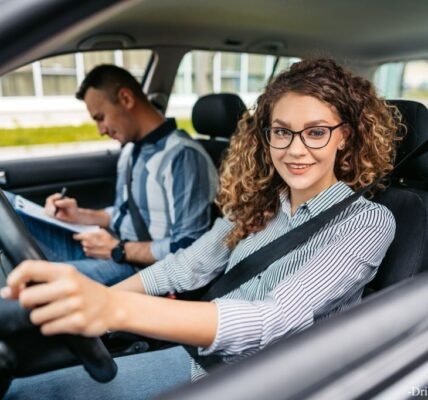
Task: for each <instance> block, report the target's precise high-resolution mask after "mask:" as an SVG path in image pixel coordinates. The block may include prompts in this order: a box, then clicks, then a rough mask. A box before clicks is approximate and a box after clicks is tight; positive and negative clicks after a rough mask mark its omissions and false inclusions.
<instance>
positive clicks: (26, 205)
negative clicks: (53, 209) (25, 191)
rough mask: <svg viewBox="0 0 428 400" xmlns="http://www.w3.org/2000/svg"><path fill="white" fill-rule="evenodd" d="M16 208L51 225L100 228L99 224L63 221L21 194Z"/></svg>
mask: <svg viewBox="0 0 428 400" xmlns="http://www.w3.org/2000/svg"><path fill="white" fill-rule="evenodd" d="M15 209H16V210H18V211H19V212H21V213H23V214H26V215H29V216H30V217H33V218H36V219H39V220H41V221H44V222H46V223H48V224H51V225H55V226H60V227H61V228H64V229H67V230H69V231H71V232H76V233H83V232H94V231H97V230H99V229H100V227H99V226H98V225H79V224H70V223H68V222H63V221H60V220H59V219H56V218H52V217H49V216H48V215H47V214H46V213H45V209H44V208H43V207H41V206H39V205H38V204H36V203H33V202H32V201H30V200H27V199H25V198H24V197H22V196H19V195H18V196H16V197H15Z"/></svg>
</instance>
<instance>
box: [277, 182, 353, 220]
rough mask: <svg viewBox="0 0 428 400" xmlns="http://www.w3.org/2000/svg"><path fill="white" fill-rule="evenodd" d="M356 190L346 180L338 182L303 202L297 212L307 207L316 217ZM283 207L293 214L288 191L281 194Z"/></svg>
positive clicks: (289, 213) (284, 210)
mask: <svg viewBox="0 0 428 400" xmlns="http://www.w3.org/2000/svg"><path fill="white" fill-rule="evenodd" d="M353 193H354V191H353V190H352V189H351V188H350V187H349V186H348V185H347V184H346V183H344V182H341V181H339V182H336V183H335V184H334V185H332V186H330V187H329V188H327V189H325V190H323V191H322V192H321V193H318V194H317V195H316V196H315V197H312V199H309V200H308V201H306V202H305V203H303V204H301V205H300V206H299V207H298V209H297V210H296V214H297V212H298V211H299V210H300V209H305V210H307V211H308V212H309V215H310V217H311V218H312V217H315V216H316V215H318V214H319V213H320V212H322V211H324V210H327V209H328V208H330V207H331V206H332V205H333V204H336V203H338V202H339V201H341V200H343V199H345V198H346V197H349V196H350V195H351V194H353ZM280 201H281V208H282V211H283V212H284V213H286V214H287V215H291V204H290V198H289V195H288V191H285V192H284V193H282V194H281V195H280Z"/></svg>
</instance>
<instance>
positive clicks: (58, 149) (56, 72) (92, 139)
mask: <svg viewBox="0 0 428 400" xmlns="http://www.w3.org/2000/svg"><path fill="white" fill-rule="evenodd" d="M150 56H151V51H150V50H126V51H122V50H116V51H96V52H85V53H75V54H67V55H61V56H55V57H50V58H46V59H43V60H40V61H36V62H33V63H31V64H29V65H26V66H23V67H21V68H19V69H17V70H16V71H13V72H11V73H8V74H6V75H4V76H3V77H1V78H0V160H1V159H15V158H23V157H28V155H31V156H46V155H51V154H52V155H53V154H55V155H58V154H67V153H78V152H87V151H98V150H103V149H116V148H119V147H120V145H119V144H118V143H117V142H115V141H112V140H107V139H105V138H101V137H100V136H99V134H98V132H97V130H96V127H95V125H94V123H93V122H92V120H91V118H90V116H89V114H88V112H87V111H86V107H85V104H84V103H83V102H82V101H79V100H77V99H75V97H74V95H75V92H76V90H77V87H78V86H79V84H80V83H81V82H82V80H83V79H84V77H85V75H86V74H87V73H88V72H89V71H90V70H91V69H92V68H93V67H94V66H96V65H99V64H103V63H112V64H116V65H119V66H123V67H124V68H126V69H128V70H129V71H130V72H131V73H132V74H133V75H134V76H135V77H136V78H137V80H139V81H141V79H142V76H143V74H144V71H145V68H146V65H147V63H148V61H149V58H150ZM53 144H55V146H53Z"/></svg>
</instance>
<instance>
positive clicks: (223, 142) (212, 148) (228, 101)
mask: <svg viewBox="0 0 428 400" xmlns="http://www.w3.org/2000/svg"><path fill="white" fill-rule="evenodd" d="M245 110H246V107H245V104H244V102H243V101H242V100H241V98H240V97H239V96H238V95H236V94H233V93H215V94H208V95H206V96H202V97H200V98H199V99H198V100H197V101H196V103H195V105H194V106H193V110H192V123H193V127H194V128H195V130H196V131H197V132H198V134H200V135H205V136H208V138H207V139H202V138H199V139H198V141H199V143H201V144H202V146H204V148H205V150H206V151H207V152H208V154H209V155H210V156H211V158H212V160H213V162H214V164H215V165H216V167H219V165H220V162H221V157H222V154H223V152H224V150H225V149H226V148H227V146H228V145H229V138H230V136H231V135H232V134H233V133H234V132H235V131H236V128H237V125H238V121H239V120H240V119H241V116H242V114H243V113H244V111H245Z"/></svg>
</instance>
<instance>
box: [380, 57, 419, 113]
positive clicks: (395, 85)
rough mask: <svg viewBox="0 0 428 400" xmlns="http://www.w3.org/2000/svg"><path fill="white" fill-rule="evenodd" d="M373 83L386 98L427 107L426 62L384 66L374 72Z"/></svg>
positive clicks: (396, 63) (416, 61)
mask: <svg viewBox="0 0 428 400" xmlns="http://www.w3.org/2000/svg"><path fill="white" fill-rule="evenodd" d="M374 82H375V84H376V86H377V88H378V90H379V91H380V93H381V94H382V95H383V96H385V97H386V98H389V99H392V98H397V99H408V100H416V101H420V102H421V103H424V104H426V105H428V60H415V61H408V62H395V63H388V64H384V65H382V66H380V67H379V68H378V69H377V70H376V73H375V76H374Z"/></svg>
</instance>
